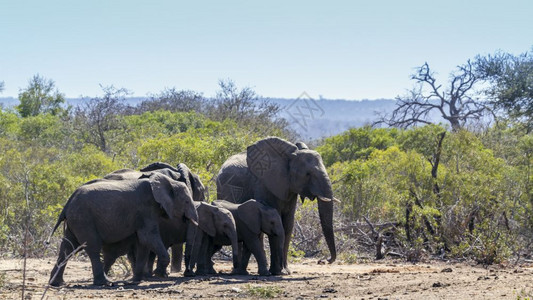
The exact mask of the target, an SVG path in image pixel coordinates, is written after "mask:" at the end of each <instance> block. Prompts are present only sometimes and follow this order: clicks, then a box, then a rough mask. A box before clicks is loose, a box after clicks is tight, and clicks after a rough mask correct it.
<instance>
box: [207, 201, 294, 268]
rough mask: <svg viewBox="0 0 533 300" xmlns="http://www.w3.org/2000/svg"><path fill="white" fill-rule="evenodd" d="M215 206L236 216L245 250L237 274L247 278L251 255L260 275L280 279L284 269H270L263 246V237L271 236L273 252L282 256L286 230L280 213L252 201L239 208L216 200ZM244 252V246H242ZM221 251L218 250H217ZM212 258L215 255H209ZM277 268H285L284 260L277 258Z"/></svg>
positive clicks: (240, 255)
mask: <svg viewBox="0 0 533 300" xmlns="http://www.w3.org/2000/svg"><path fill="white" fill-rule="evenodd" d="M212 204H213V205H215V206H218V207H223V208H226V209H227V210H229V211H230V212H231V213H232V214H233V218H234V219H235V224H236V226H237V235H238V237H239V243H241V244H242V250H241V252H240V253H239V257H240V265H239V268H238V269H237V270H236V271H235V272H234V273H237V274H243V275H247V274H248V271H246V268H247V267H248V261H249V260H250V254H253V255H254V257H255V259H256V261H257V266H258V273H259V275H263V276H268V275H280V274H281V271H282V270H281V269H275V268H270V270H268V268H267V261H266V255H265V249H264V246H263V233H264V234H266V235H268V238H269V242H270V248H271V249H275V251H278V252H279V253H281V251H283V246H284V241H285V230H284V228H283V224H282V222H281V217H280V215H279V213H278V211H277V210H276V209H274V208H272V207H270V206H267V205H264V204H263V203H261V202H259V201H256V200H254V199H250V200H248V201H246V202H244V203H240V204H236V203H232V202H228V201H225V200H215V201H213V202H212ZM239 249H241V246H239ZM214 250H218V249H214ZM209 254H210V255H209V256H208V257H209V258H210V257H211V256H212V255H213V254H214V252H213V251H211V253H209ZM277 259H279V261H278V262H275V264H276V265H277V266H281V256H277Z"/></svg>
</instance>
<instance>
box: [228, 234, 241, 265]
mask: <svg viewBox="0 0 533 300" xmlns="http://www.w3.org/2000/svg"><path fill="white" fill-rule="evenodd" d="M226 235H227V236H228V238H229V239H230V241H231V253H232V255H233V272H235V271H236V270H238V269H239V268H240V266H241V257H240V256H239V241H238V238H237V232H236V231H235V229H230V230H228V233H227V234H226Z"/></svg>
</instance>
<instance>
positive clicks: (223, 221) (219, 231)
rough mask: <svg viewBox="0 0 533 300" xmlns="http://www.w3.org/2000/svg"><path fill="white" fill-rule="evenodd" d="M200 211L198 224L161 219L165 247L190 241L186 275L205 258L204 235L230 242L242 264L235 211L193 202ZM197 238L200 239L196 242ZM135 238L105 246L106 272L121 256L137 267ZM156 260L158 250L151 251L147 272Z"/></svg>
mask: <svg viewBox="0 0 533 300" xmlns="http://www.w3.org/2000/svg"><path fill="white" fill-rule="evenodd" d="M193 204H194V206H195V208H196V212H197V214H198V226H195V225H194V224H190V223H191V222H189V221H187V220H184V219H181V220H177V219H160V221H159V233H160V234H161V240H162V241H163V245H164V246H165V249H168V248H169V247H170V246H171V245H175V244H178V243H184V242H187V247H186V248H185V249H186V252H185V254H186V255H185V265H186V270H185V273H184V275H185V276H194V275H195V274H194V272H193V268H194V265H195V263H196V262H197V261H199V260H200V261H203V257H202V255H203V253H202V254H200V253H201V251H200V248H201V246H202V245H201V241H202V239H205V238H210V239H214V240H216V241H221V242H223V243H225V244H227V245H231V246H232V249H233V265H234V268H237V266H238V265H239V260H238V258H239V256H238V253H237V251H238V244H237V230H236V227H235V220H234V219H233V216H232V214H231V213H230V212H229V211H228V210H226V209H224V208H220V207H215V206H213V205H210V204H207V203H205V202H198V201H194V202H193ZM195 238H196V239H198V241H197V242H195ZM136 247H137V243H136V239H135V237H134V236H132V237H129V238H128V239H125V240H123V241H120V242H118V243H113V244H107V245H105V246H104V248H103V257H104V271H105V273H106V274H107V273H108V271H109V269H110V268H111V266H112V264H113V263H114V262H115V261H116V259H117V258H118V257H119V256H122V255H124V254H127V255H128V260H129V261H130V264H131V265H132V269H134V268H135V267H136V266H137V261H136V256H135V254H136V252H137V250H136ZM154 260H155V253H154V252H150V256H149V259H148V263H147V265H146V266H145V268H144V273H145V274H146V275H150V274H151V273H152V268H153V264H154Z"/></svg>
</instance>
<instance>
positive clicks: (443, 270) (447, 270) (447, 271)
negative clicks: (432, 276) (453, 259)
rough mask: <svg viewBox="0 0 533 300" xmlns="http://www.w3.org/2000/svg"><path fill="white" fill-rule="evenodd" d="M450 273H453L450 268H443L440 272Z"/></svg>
mask: <svg viewBox="0 0 533 300" xmlns="http://www.w3.org/2000/svg"><path fill="white" fill-rule="evenodd" d="M452 271H453V270H452V268H444V269H442V270H441V273H450V272H452Z"/></svg>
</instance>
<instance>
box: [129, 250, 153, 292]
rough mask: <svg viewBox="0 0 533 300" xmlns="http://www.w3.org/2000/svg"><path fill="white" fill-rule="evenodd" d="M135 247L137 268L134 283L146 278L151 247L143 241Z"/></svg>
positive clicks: (134, 273)
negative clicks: (145, 268)
mask: <svg viewBox="0 0 533 300" xmlns="http://www.w3.org/2000/svg"><path fill="white" fill-rule="evenodd" d="M135 248H136V249H135V251H136V253H135V269H134V270H133V278H132V281H133V282H134V283H139V282H141V280H142V279H143V278H144V267H145V266H146V263H147V262H148V255H149V254H150V249H148V247H146V246H145V245H143V244H141V243H137V246H136V247H135Z"/></svg>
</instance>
